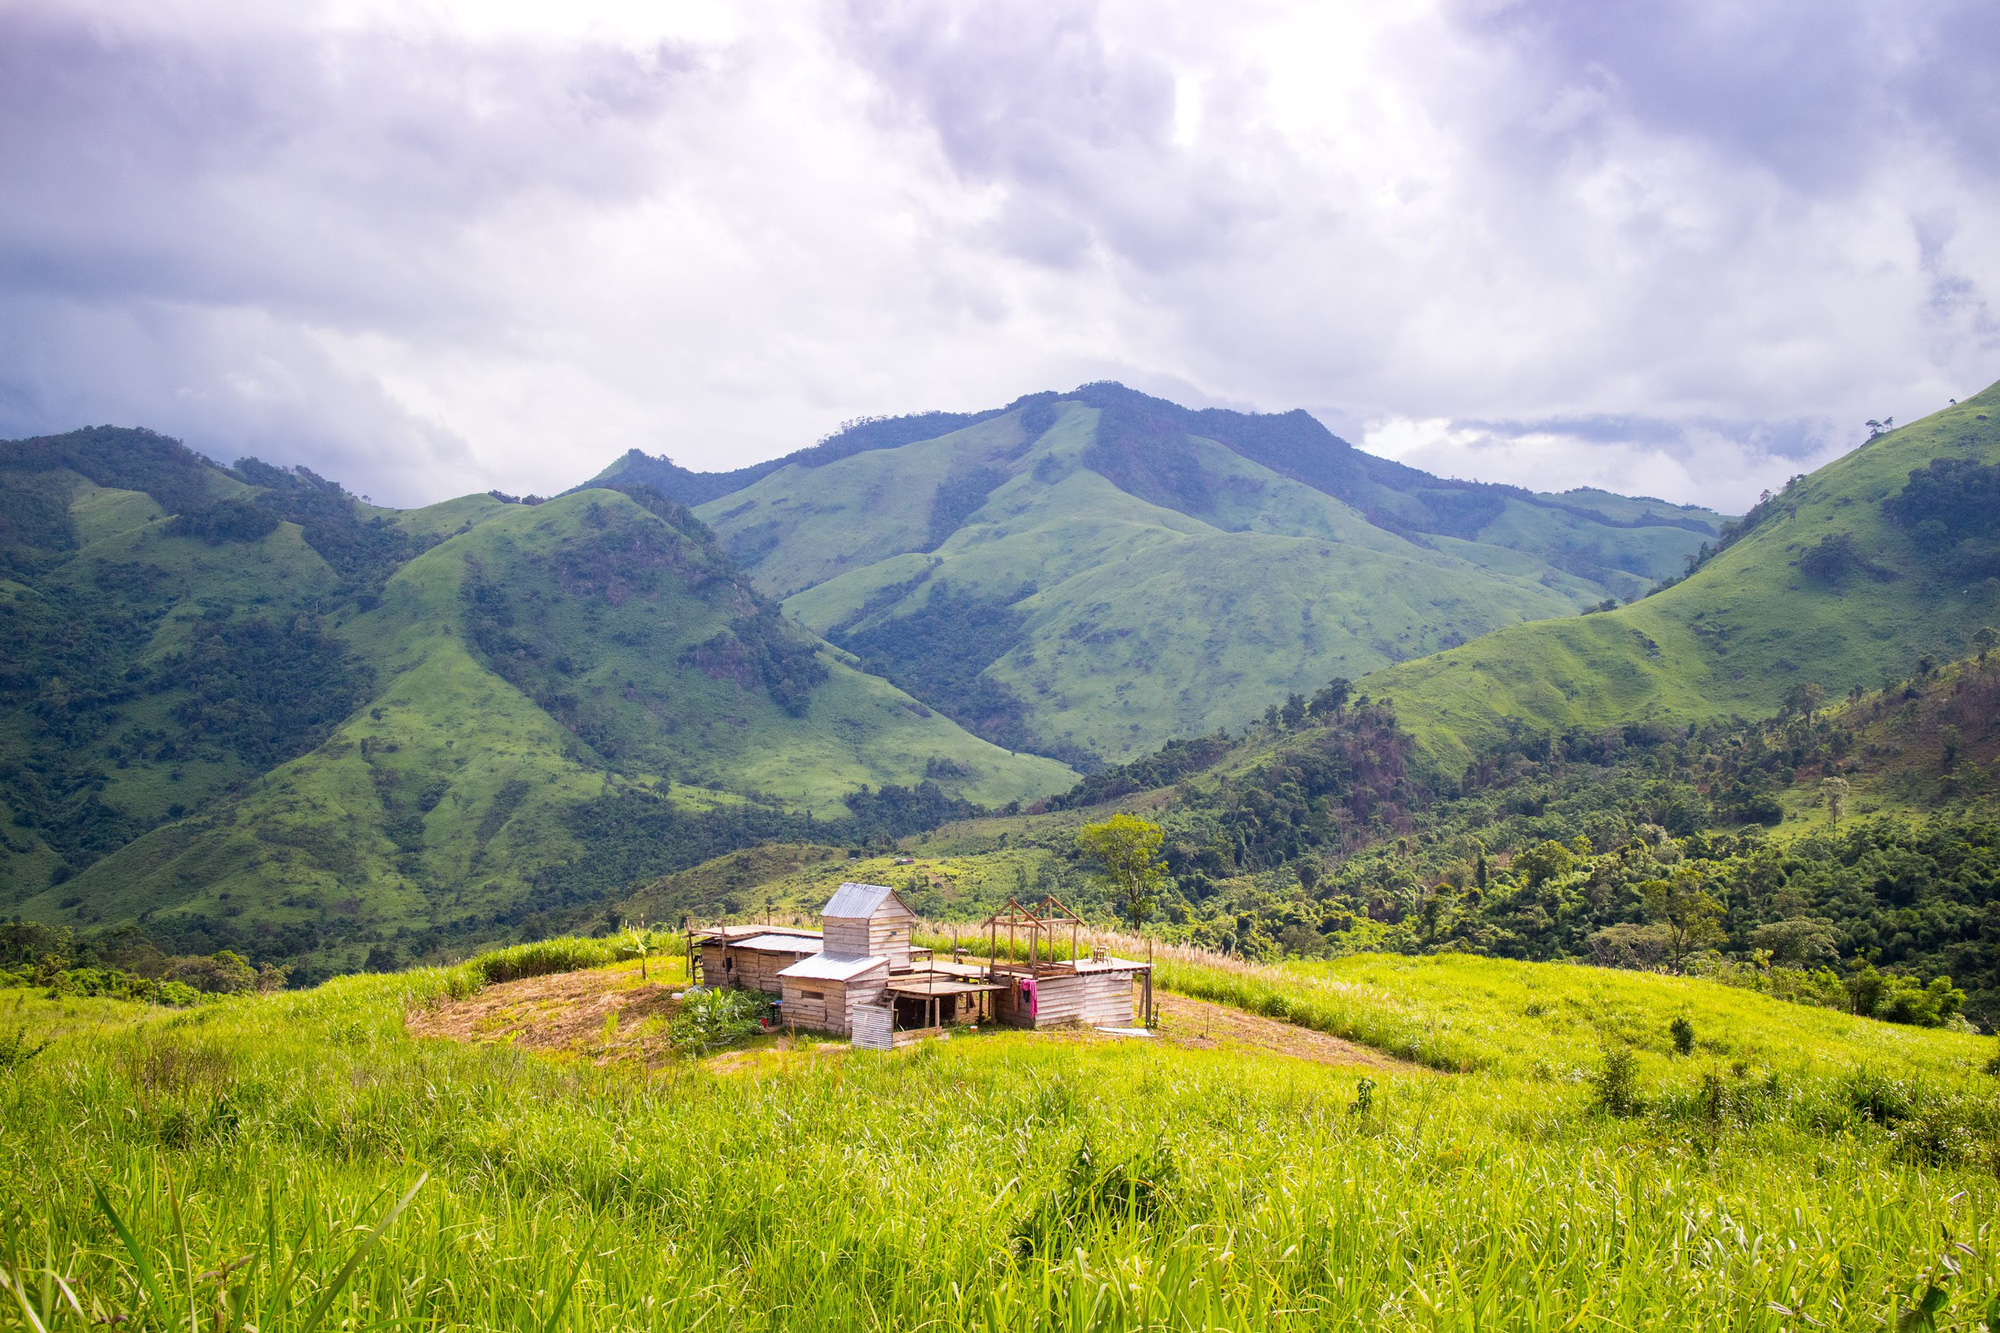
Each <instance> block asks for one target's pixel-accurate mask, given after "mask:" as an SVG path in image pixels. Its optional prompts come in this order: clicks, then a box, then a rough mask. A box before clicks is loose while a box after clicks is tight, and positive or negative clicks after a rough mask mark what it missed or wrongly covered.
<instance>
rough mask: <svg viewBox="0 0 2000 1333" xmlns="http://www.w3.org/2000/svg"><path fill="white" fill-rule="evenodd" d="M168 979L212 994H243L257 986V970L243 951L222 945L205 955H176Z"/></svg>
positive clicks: (168, 971) (168, 972) (169, 969)
mask: <svg viewBox="0 0 2000 1333" xmlns="http://www.w3.org/2000/svg"><path fill="white" fill-rule="evenodd" d="M167 980H169V981H178V982H180V983H181V984H182V985H184V986H190V987H192V988H193V989H195V990H198V991H206V992H208V993H209V994H210V995H240V994H242V993H243V992H245V991H251V990H255V989H256V988H257V971H256V969H255V968H253V967H251V966H250V963H249V960H247V959H245V958H244V957H243V955H241V954H239V953H232V952H231V951H229V950H228V949H223V950H220V951H219V952H216V953H212V954H210V955H209V956H208V957H206V958H176V959H175V960H174V962H173V966H171V967H170V968H168V969H167Z"/></svg>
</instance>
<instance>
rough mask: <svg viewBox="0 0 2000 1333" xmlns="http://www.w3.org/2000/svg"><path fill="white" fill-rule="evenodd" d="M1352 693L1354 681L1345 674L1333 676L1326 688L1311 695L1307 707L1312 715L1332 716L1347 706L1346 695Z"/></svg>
mask: <svg viewBox="0 0 2000 1333" xmlns="http://www.w3.org/2000/svg"><path fill="white" fill-rule="evenodd" d="M1353 693H1354V682H1353V681H1351V680H1349V679H1348V678H1347V677H1345V676H1335V677H1334V678H1333V679H1332V680H1330V681H1328V682H1327V684H1326V688H1325V689H1323V690H1321V691H1320V692H1319V693H1318V694H1315V695H1314V696H1313V697H1312V703H1311V704H1310V705H1309V708H1310V709H1311V711H1312V715H1313V716H1314V717H1333V716H1334V715H1336V714H1337V713H1339V712H1340V710H1341V709H1343V708H1345V707H1347V700H1348V696H1349V695H1351V694H1353Z"/></svg>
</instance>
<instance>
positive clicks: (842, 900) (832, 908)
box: [819, 883, 910, 919]
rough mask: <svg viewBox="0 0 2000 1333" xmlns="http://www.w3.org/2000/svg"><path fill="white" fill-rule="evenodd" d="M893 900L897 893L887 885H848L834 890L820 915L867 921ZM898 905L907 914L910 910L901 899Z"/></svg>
mask: <svg viewBox="0 0 2000 1333" xmlns="http://www.w3.org/2000/svg"><path fill="white" fill-rule="evenodd" d="M891 898H896V891H895V890H894V889H892V888H890V887H889V886H888V885H886V884H854V883H846V884H842V885H841V886H840V887H839V888H838V889H835V890H834V892H833V897H831V898H828V899H827V900H826V906H824V907H822V908H820V909H819V914H820V915H821V916H832V917H860V918H863V919H865V918H867V917H871V916H874V915H875V911H876V909H877V908H879V907H881V905H882V904H883V903H885V902H887V901H888V900H889V899H891ZM896 905H897V906H898V907H901V908H902V909H903V910H904V911H906V912H907V911H909V910H910V909H909V907H908V906H907V905H906V904H905V903H904V902H903V900H902V899H901V898H896Z"/></svg>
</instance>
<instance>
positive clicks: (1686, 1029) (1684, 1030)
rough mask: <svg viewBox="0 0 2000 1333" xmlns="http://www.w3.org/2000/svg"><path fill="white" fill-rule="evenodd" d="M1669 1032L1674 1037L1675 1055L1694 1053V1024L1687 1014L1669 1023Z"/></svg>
mask: <svg viewBox="0 0 2000 1333" xmlns="http://www.w3.org/2000/svg"><path fill="white" fill-rule="evenodd" d="M1667 1033H1668V1035H1670V1036H1671V1037H1672V1038H1673V1039H1674V1054H1675V1055H1693V1054H1694V1024H1693V1023H1691V1022H1689V1021H1688V1016H1687V1015H1686V1014H1682V1015H1681V1016H1680V1017H1678V1018H1676V1019H1675V1020H1674V1021H1673V1022H1671V1023H1669V1024H1667Z"/></svg>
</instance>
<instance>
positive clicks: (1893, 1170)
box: [0, 960, 2000, 1333]
mask: <svg viewBox="0 0 2000 1333" xmlns="http://www.w3.org/2000/svg"><path fill="white" fill-rule="evenodd" d="M1204 975H1205V976H1206V977H1208V978H1209V979H1211V981H1212V982H1213V984H1216V985H1218V986H1221V985H1229V984H1236V985H1241V986H1245V987H1251V986H1254V987H1258V988H1262V989H1261V990H1260V991H1259V994H1258V995H1257V996H1256V997H1255V998H1256V1001H1257V1003H1259V1004H1260V1006H1262V1007H1272V1006H1273V1005H1274V1004H1276V1003H1285V1004H1292V1005H1296V1006H1297V1007H1298V1008H1299V1009H1300V1011H1301V1013H1302V1016H1307V1017H1310V1016H1312V1014H1311V1013H1309V1012H1308V1011H1310V1010H1313V1007H1314V1006H1327V1005H1336V1006H1339V1007H1340V1010H1341V1013H1342V1014H1343V1015H1345V1017H1344V1018H1343V1019H1341V1020H1339V1021H1342V1022H1345V1023H1346V1024H1348V1025H1349V1026H1350V1027H1351V1028H1352V1029H1353V1030H1357V1031H1360V1030H1364V1029H1366V1030H1371V1031H1373V1030H1379V1031H1381V1032H1382V1033H1384V1034H1387V1035H1388V1036H1389V1037H1390V1039H1392V1040H1393V1039H1397V1038H1398V1037H1399V1035H1401V1034H1407V1035H1408V1038H1409V1040H1410V1041H1411V1043H1413V1046H1412V1049H1413V1053H1419V1054H1421V1053H1426V1052H1435V1053H1437V1054H1438V1055H1440V1056H1442V1057H1443V1058H1442V1059H1440V1060H1439V1061H1438V1063H1450V1064H1452V1065H1453V1066H1454V1067H1457V1066H1459V1065H1463V1066H1466V1067H1467V1068H1469V1070H1470V1071H1471V1072H1468V1073H1465V1074H1457V1073H1453V1074H1437V1073H1432V1072H1428V1071H1413V1072H1408V1073H1400V1072H1389V1073H1385V1072H1382V1071H1379V1070H1369V1071H1357V1070H1350V1069H1342V1068H1335V1067H1328V1066H1324V1065H1317V1064H1312V1063H1308V1062H1305V1061H1299V1060H1291V1059H1284V1058H1277V1057H1273V1056H1271V1055H1270V1054H1269V1053H1267V1052H1256V1053H1252V1052H1248V1051H1238V1050H1236V1049H1233V1048H1228V1047H1224V1048H1221V1049H1216V1050H1211V1051H1199V1050H1188V1049H1184V1048H1177V1047H1174V1046H1169V1045H1167V1044H1165V1043H1149V1042H1134V1041H1127V1042H1116V1041H1111V1040H1102V1039H1100V1040H1078V1039H1065V1038H1062V1037H1051V1036H1048V1035H1042V1036H1036V1035H1022V1034H994V1035H982V1036H978V1037H974V1038H961V1039H953V1040H951V1041H949V1042H944V1043H931V1044H926V1045H925V1046H923V1047H921V1048H919V1049H917V1050H913V1051H906V1052H898V1053H895V1054H892V1055H885V1056H875V1055H872V1054H868V1053H852V1052H842V1051H829V1052H821V1053H818V1054H800V1055H797V1056H794V1057H789V1058H786V1057H771V1058H767V1059H765V1060H763V1061H762V1062H760V1063H758V1064H756V1065H755V1066H754V1069H755V1073H754V1074H746V1073H725V1072H719V1071H718V1070H716V1069H713V1068H711V1067H708V1066H704V1065H700V1064H696V1063H693V1062H685V1063H681V1064H676V1065H674V1066H670V1067H669V1068H668V1069H667V1070H665V1071H663V1072H661V1073H658V1074H652V1075H648V1074H643V1073H634V1072H630V1071H628V1070H623V1069H598V1068H594V1067H592V1066H591V1065H590V1064H588V1063H583V1062H570V1063H561V1062H552V1061H550V1060H548V1059H545V1058H542V1057H538V1056H534V1055H529V1054H527V1053H525V1052H522V1051H518V1050H514V1049H510V1048H508V1047H506V1046H477V1047H475V1046H460V1045H456V1044H452V1043H449V1042H443V1041H425V1042H421V1043H420V1042H417V1041H413V1040H412V1039H411V1038H410V1037H409V1036H407V1035H406V1034H405V1032H404V1029H403V1022H402V1020H403V1014H404V1012H405V1010H406V1008H408V1007H410V1006H423V1005H427V1004H430V1003H433V1002H435V1001H436V1000H438V999H439V998H441V997H443V996H444V995H445V994H446V993H448V992H449V991H451V990H452V989H454V988H459V989H461V991H462V988H463V987H464V986H465V985H467V984H476V983H468V980H467V979H466V978H464V977H463V976H456V977H455V976H454V975H452V974H447V973H442V972H419V973H412V974H409V975H405V976H396V977H380V978H353V979H348V980H344V981H340V982H337V983H333V984H330V985H328V986H326V987H323V988H321V989H319V990H317V991H313V992H310V993H306V994H293V995H285V996H279V997H273V998H267V999H250V1000H242V1001H235V1002H230V1003H226V1004H223V1005H217V1006H212V1007H208V1008H204V1009H201V1010H198V1011H196V1012H195V1013H193V1014H189V1015H186V1016H180V1017H158V1016H153V1015H150V1014H147V1013H144V1012H141V1011H138V1010H135V1009H132V1008H126V1007H120V1006H115V1005H112V1004H110V1003H108V1002H81V1001H69V1002H66V1003H61V1004H57V1003H51V1002H48V1001H43V1000H40V999H33V1000H27V1001H21V1000H18V999H17V1000H13V1001H9V1000H6V999H4V998H0V1006H4V1010H0V1012H4V1013H5V1014H6V1016H7V1020H8V1023H9V1024H10V1025H12V1026H22V1027H25V1029H26V1033H27V1037H28V1041H29V1045H30V1047H31V1048H32V1046H33V1045H35V1044H37V1043H38V1042H39V1041H41V1040H43V1039H46V1038H48V1037H53V1038H54V1040H55V1045H54V1046H53V1047H51V1048H50V1049H48V1050H46V1051H44V1052H42V1053H41V1054H40V1055H39V1056H37V1057H35V1058H33V1059H31V1060H29V1061H28V1062H27V1063H25V1064H23V1065H20V1066H19V1067H17V1068H16V1069H15V1070H14V1071H13V1073H12V1074H10V1075H9V1076H8V1077H7V1078H6V1079H5V1081H4V1082H0V1123H4V1124H5V1126H6V1136H7V1140H8V1142H9V1143H10V1145H11V1146H12V1148H13V1151H12V1152H11V1153H10V1154H9V1156H8V1159H7V1162H6V1166H5V1170H6V1171H7V1172H8V1173H9V1175H8V1183H9V1186H10V1189H9V1197H10V1199H11V1200H13V1203H12V1205H11V1207H12V1212H11V1213H10V1215H9V1225H8V1226H7V1227H6V1228H5V1231H4V1236H5V1240H4V1241H0V1268H4V1271H5V1273H6V1276H7V1278H8V1281H9V1285H10V1286H13V1287H15V1288H16V1289H18V1290H19V1291H21V1293H22V1297H21V1299H22V1300H25V1301H26V1303H27V1305H28V1308H29V1309H31V1310H33V1311H34V1312H35V1317H36V1318H37V1319H38V1320H39V1321H41V1323H42V1325H43V1326H45V1327H46V1328H48V1329H50V1330H52V1331H61V1330H69V1329H82V1328H84V1327H86V1326H87V1324H88V1323H89V1321H92V1320H97V1321H105V1320H115V1319H118V1318H120V1317H123V1318H125V1319H130V1320H135V1321H137V1322H141V1323H145V1322H150V1321H157V1322H160V1323H162V1324H164V1323H167V1322H172V1321H177V1320H181V1319H191V1320H192V1321H193V1322H196V1323H204V1324H205V1323H206V1321H208V1320H211V1319H214V1318H217V1317H218V1316H219V1317H220V1318H221V1321H222V1323H223V1324H224V1326H235V1323H234V1322H233V1321H237V1320H239V1319H240V1320H241V1321H244V1322H248V1323H254V1324H255V1325H256V1327H258V1328H259V1329H261V1330H265V1331H266V1333H283V1331H284V1330H291V1329H303V1328H307V1327H310V1326H324V1325H332V1324H334V1323H340V1324H343V1325H348V1326H352V1327H356V1328H360V1327H373V1326H378V1325H385V1324H388V1323H392V1322H398V1323H413V1324H422V1325H436V1326H479V1327H501V1326H507V1327H520V1326H526V1325H533V1326H536V1327H542V1328H560V1329H596V1328H614V1327H619V1328H622V1327H630V1326H634V1325H644V1326H646V1327H652V1328H693V1327H696V1326H700V1325H709V1326H713V1325H714V1324H715V1323H716V1322H718V1321H720V1322H723V1323H726V1324H728V1325H729V1326H731V1327H738V1328H746V1329H805V1328H825V1327H830V1326H861V1327H911V1326H915V1325H917V1324H920V1323H923V1322H926V1321H934V1322H938V1323H940V1324H942V1325H944V1326H949V1327H955V1328H970V1329H988V1330H995V1331H996V1333H997V1331H998V1330H1001V1329H1005V1330H1010V1331H1011V1330H1020V1329H1043V1328H1046V1329H1056V1328H1085V1327H1087V1328H1101V1329H1139V1328H1163V1327H1165V1328H1183V1327H1190V1328H1213V1329H1233V1328H1245V1329H1247V1328H1258V1329H1272V1328H1278V1329H1285V1328H1309V1327H1310V1328H1321V1327H1326V1326H1328V1325H1330V1324H1339V1325H1342V1326H1356V1327H1368V1328H1398V1329H1401V1328H1408V1327H1412V1326H1417V1327H1489V1326H1523V1327H1529V1326H1532V1327H1545V1326H1552V1325H1581V1324H1584V1323H1587V1322H1591V1321H1593V1320H1594V1321H1599V1322H1615V1323H1617V1324H1618V1325H1620V1326H1623V1327H1645V1328H1712V1327H1723V1326H1727V1327H1745V1328H1769V1329H1774V1330H1775V1329H1779V1328H1787V1327H1797V1326H1813V1327H1827V1328H1880V1327H1884V1326H1889V1327H1894V1326H1896V1325H1897V1324H1898V1323H1899V1321H1901V1322H1903V1323H1904V1326H1917V1325H1916V1324H1913V1323H1911V1322H1910V1321H1909V1320H1907V1319H1906V1316H1908V1315H1910V1313H1911V1311H1912V1309H1913V1308H1915V1309H1919V1310H1921V1311H1922V1312H1923V1313H1924V1315H1925V1317H1927V1318H1928V1319H1930V1320H1933V1321H1934V1322H1935V1324H1936V1326H1937V1327H1963V1328H1972V1327H1976V1326H1977V1324H1978V1322H1979V1321H1980V1320H1981V1319H1988V1320H1991V1319H1992V1318H1993V1317H1994V1312H1993V1311H1992V1309H1991V1307H1992V1305H1993V1303H1994V1302H1995V1300H1996V1298H2000V1261H1996V1255H1995V1254H1994V1252H1993V1250H1992V1247H1991V1245H1990V1237H1989V1236H1988V1235H1987V1228H1986V1220H1987V1219H1989V1218H1990V1217H1991V1216H1992V1215H1993V1213H1994V1210H1995V1209H1996V1207H2000V1193H1996V1186H1995V1183H1994V1175H1993V1172H1992V1169H1991V1162H1990V1154H1991V1152H1992V1151H1993V1149H1994V1146H1995V1143H1994V1133H1995V1128H1996V1123H2000V1111H1997V1110H1996V1105H1995V1094H1994V1084H1993V1079H1992V1076H1991V1075H1990V1074H1987V1073H1985V1072H1984V1070H1983V1067H1982V1066H1983V1065H1984V1063H1985V1061H1986V1059H1987V1057H1988V1056H1989V1055H1990V1050H1991V1042H1990V1041H1974V1040H1973V1039H1970V1038H1965V1037H1959V1036H1954V1035H1951V1034H1938V1033H1916V1032H1909V1031H1904V1030H1892V1029H1886V1028H1883V1027H1881V1026H1880V1025H1874V1024H1869V1023H1867V1022H1866V1021H1865V1020H1841V1019H1838V1018H1837V1017H1830V1016H1828V1017H1823V1016H1821V1015H1817V1014H1814V1013H1811V1012H1809V1011H1804V1010H1799V1009H1796V1008H1793V1007H1789V1006H1783V1005H1777V1004H1773V1003H1771V1002H1769V1001H1763V1000H1759V999H1758V998H1757V997H1753V996H1748V995H1744V994H1743V993H1741V992H1734V991H1726V992H1725V991H1718V990H1716V989H1715V988H1713V987H1708V986H1704V985H1703V984H1701V983H1675V982H1670V981H1663V980H1660V979H1656V978H1634V977H1624V976H1618V975H1615V974H1609V975H1607V974H1602V973H1594V972H1590V971H1587V970H1582V969H1571V968H1554V967H1535V966H1531V965H1508V964H1503V963H1495V962H1490V961H1481V960H1455V961H1447V960H1424V961H1414V962H1407V963H1394V962H1383V961H1374V962H1370V963H1367V964H1355V965H1350V966H1348V967H1346V968H1345V969H1341V970H1336V971H1335V972H1333V973H1329V974H1322V975H1313V974H1300V975H1296V976H1294V975H1291V974H1275V975H1269V976H1251V975H1247V974H1243V973H1238V972H1230V971H1226V970H1219V969H1208V970H1206V972H1205V973H1204ZM17 994H18V992H17ZM1676 1017H1690V1018H1691V1019H1692V1022H1693V1028H1694V1034H1695V1047H1694V1052H1693V1053H1692V1054H1691V1055H1688V1056H1676V1055H1673V1054H1671V1053H1670V1052H1671V1049H1672V1048H1671V1046H1670V1045H1669V1044H1668V1042H1667V1038H1666V1030H1667V1025H1668V1023H1669V1022H1670V1021H1671V1020H1672V1019H1674V1018H1676ZM1628 1046H1629V1047H1630V1048H1633V1049H1635V1051H1636V1063H1635V1066H1634V1071H1633V1073H1634V1076H1633V1078H1632V1080H1631V1082H1630V1085H1629V1087H1627V1088H1626V1090H1625V1091H1626V1093H1627V1094H1629V1095H1624V1096H1620V1097H1619V1098H1616V1099H1615V1103H1616V1106H1617V1108H1618V1109H1617V1112H1616V1113H1614V1112H1612V1111H1609V1110H1606V1109H1603V1104H1604V1103H1605V1102H1606V1100H1607V1097H1606V1094H1605V1089H1604V1086H1603V1074H1604V1068H1605V1064H1606V1052H1607V1050H1619V1049H1626V1048H1627V1047H1628ZM1364 1073H1365V1078H1364ZM947 1107H948V1108H949V1111H948V1113H945V1114H940V1112H941V1110H942V1109H943V1108H947ZM100 1193H101V1202H100V1197H99V1196H100ZM399 1201H402V1202H401V1207H400V1208H398V1203H399ZM113 1216H115V1217H116V1219H117V1222H116V1223H115V1224H113V1223H112V1222H111V1221H110V1219H111V1218H112V1217H113ZM128 1237H129V1239H127V1238H128ZM57 1278H60V1279H61V1283H60V1284H59V1283H58V1281H57V1280H56V1279H57ZM66 1291H72V1292H74V1293H75V1295H76V1304H75V1306H73V1307H72V1306H71V1305H70V1304H69V1301H68V1298H67V1296H66V1294H65V1293H66ZM16 1308H19V1306H18V1304H17V1306H16ZM79 1310H80V1311H81V1314H79V1313H78V1311H79ZM1808 1320H1809V1321H1811V1323H1810V1325H1807V1321H1808Z"/></svg>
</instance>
